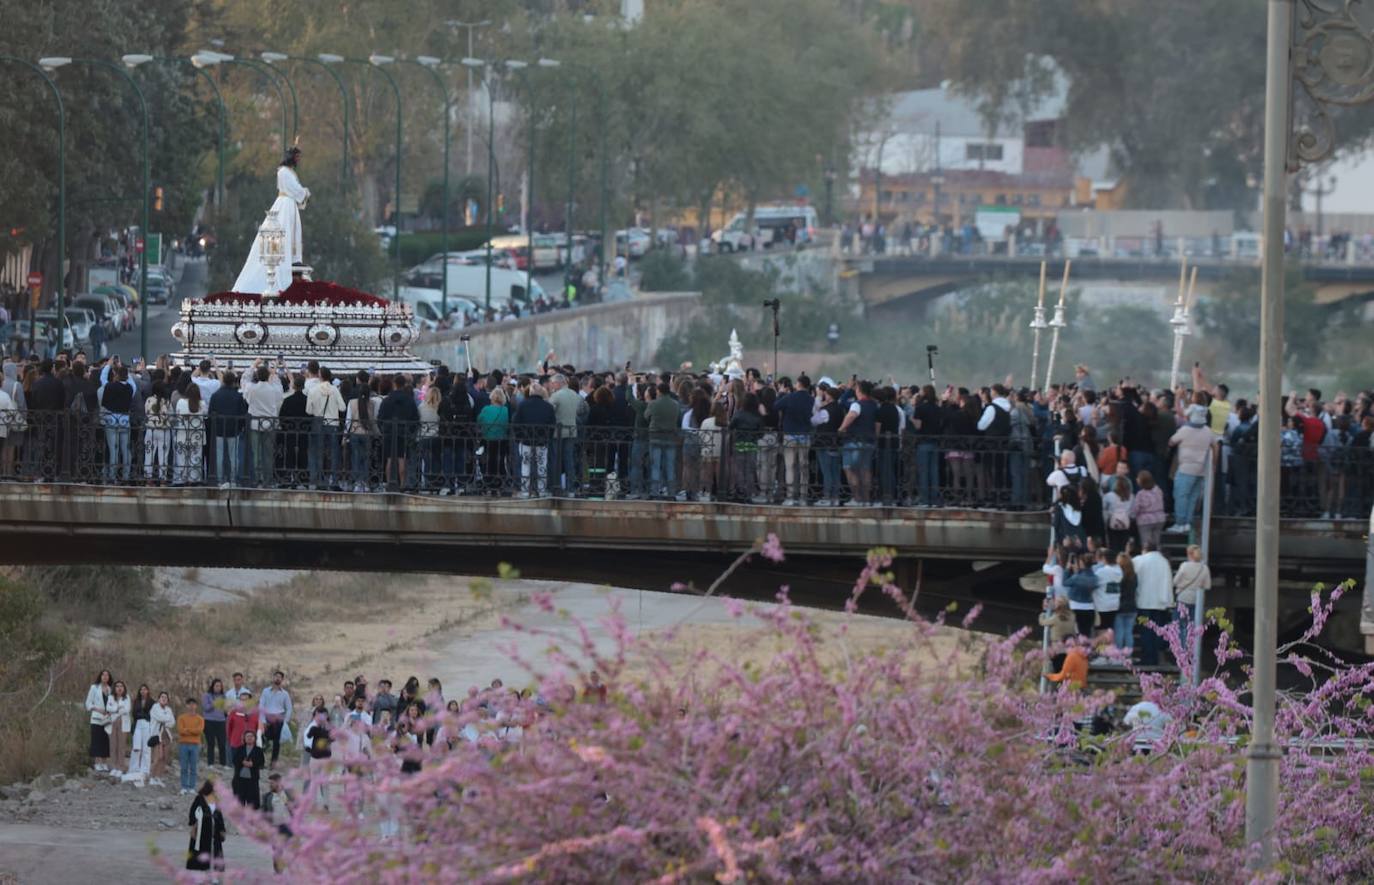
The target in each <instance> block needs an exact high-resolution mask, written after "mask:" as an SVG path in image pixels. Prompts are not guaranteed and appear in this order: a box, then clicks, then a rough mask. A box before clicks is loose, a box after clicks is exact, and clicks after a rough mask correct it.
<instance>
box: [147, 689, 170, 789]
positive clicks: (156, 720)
mask: <svg viewBox="0 0 1374 885" xmlns="http://www.w3.org/2000/svg"><path fill="white" fill-rule="evenodd" d="M148 725H149V731H150V734H149V736H148V741H149V746H150V747H151V749H152V751H153V763H152V776H151V777H150V778H148V785H149V786H151V787H160V786H162V785H163V784H162V775H163V774H164V773H165V772H166V771H167V758H168V756H169V755H170V753H171V750H170V748H171V745H172V743H174V742H175V740H176V734H177V714H176V712H175V711H174V710H173V709H172V699H171V696H170V695H168V694H167V692H165V691H160V692H158V694H157V703H155V704H153V707H152V709H151V710H149V711H148Z"/></svg>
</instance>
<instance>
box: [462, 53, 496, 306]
mask: <svg viewBox="0 0 1374 885" xmlns="http://www.w3.org/2000/svg"><path fill="white" fill-rule="evenodd" d="M471 33H472V32H471V31H469V32H468V34H469V36H470V35H471ZM468 70H472V69H471V68H468ZM482 83H483V84H484V85H485V86H486V88H487V301H486V308H485V309H486V310H487V311H488V312H490V311H491V211H492V206H491V203H492V199H493V197H492V186H491V184H492V182H491V180H492V176H493V175H495V174H496V171H495V170H496V150H495V148H494V147H493V145H495V143H496V92H495V90H493V89H492V88H491V78H490V77H488V76H486V75H485V74H484V75H483V77H482ZM482 321H483V322H485V321H486V317H485V316H484V317H482Z"/></svg>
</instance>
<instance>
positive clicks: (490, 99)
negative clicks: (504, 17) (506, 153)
mask: <svg viewBox="0 0 1374 885" xmlns="http://www.w3.org/2000/svg"><path fill="white" fill-rule="evenodd" d="M462 63H463V66H464V67H465V68H467V69H468V70H469V71H471V70H473V69H474V68H477V69H480V70H481V71H482V85H483V86H485V87H486V90H487V205H486V207H485V208H486V214H487V297H486V306H485V307H484V308H483V309H484V310H486V311H487V312H490V311H491V203H492V176H493V175H495V168H496V148H495V144H496V93H495V91H494V90H493V89H492V84H491V80H490V78H489V77H488V76H487V74H488V73H489V70H488V66H487V63H486V62H485V61H483V60H482V59H480V58H472V57H471V56H468V57H467V58H464V59H463V62H462ZM469 131H471V130H469ZM530 257H531V258H533V256H530Z"/></svg>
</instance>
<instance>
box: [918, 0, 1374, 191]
mask: <svg viewBox="0 0 1374 885" xmlns="http://www.w3.org/2000/svg"><path fill="white" fill-rule="evenodd" d="M924 24H925V25H926V27H925V28H924V29H923V30H924V31H926V32H928V33H929V35H930V37H931V39H933V40H935V41H938V42H939V43H941V44H942V45H943V46H944V47H945V49H946V52H947V54H948V64H949V69H948V72H947V74H946V76H948V77H949V78H950V79H952V80H953V81H954V82H955V84H956V85H957V86H958V87H959V88H960V89H961V90H963V91H965V92H967V93H969V94H971V95H973V96H976V97H977V98H978V99H979V100H980V101H981V102H982V107H983V110H984V111H985V112H986V115H987V116H988V118H989V119H997V118H999V117H1002V116H1004V115H1006V114H1008V113H1010V112H1014V111H1015V110H1017V109H1018V107H1020V108H1024V107H1026V106H1028V105H1029V104H1030V103H1031V102H1032V101H1034V100H1035V99H1036V98H1038V97H1041V96H1043V95H1045V94H1047V93H1048V92H1050V90H1051V88H1052V85H1053V84H1052V80H1053V70H1054V69H1057V70H1058V71H1060V72H1062V73H1063V74H1064V75H1065V76H1066V77H1067V78H1068V97H1067V104H1066V106H1065V120H1066V123H1067V132H1066V133H1065V140H1066V143H1067V145H1068V146H1069V147H1071V148H1074V149H1076V150H1090V149H1094V148H1096V147H1098V146H1101V145H1105V146H1107V147H1108V148H1109V149H1110V150H1111V154H1112V159H1113V161H1114V162H1115V164H1116V165H1117V166H1118V168H1119V169H1120V170H1121V172H1122V175H1123V177H1124V179H1125V181H1126V183H1127V197H1128V200H1129V201H1130V203H1131V205H1133V206H1137V207H1141V208H1162V207H1170V206H1184V207H1187V208H1199V209H1201V208H1212V209H1217V208H1225V209H1249V208H1251V207H1250V205H1249V202H1248V199H1247V194H1248V188H1247V187H1246V184H1245V183H1246V177H1247V176H1250V175H1259V174H1260V172H1261V167H1262V156H1261V145H1262V144H1263V138H1262V134H1263V125H1264V114H1263V101H1264V63H1265V17H1264V14H1263V10H1262V9H1261V8H1259V7H1256V6H1255V4H1254V3H1251V2H1249V0H1211V2H1207V3H1196V2H1193V0H1118V2H1112V3H1103V2H1100V0H1054V2H1043V0H986V2H980V3H972V4H970V3H944V4H939V5H936V6H934V7H932V8H930V10H929V12H928V14H927V20H926V21H925V22H924ZM994 47H995V48H994ZM1341 120H1342V124H1343V125H1342V131H1343V133H1344V135H1345V137H1346V138H1347V139H1349V140H1350V142H1358V141H1360V140H1362V139H1363V138H1364V137H1365V136H1366V135H1367V134H1368V133H1369V131H1370V126H1371V125H1374V124H1371V121H1370V117H1369V115H1368V114H1359V115H1355V114H1347V115H1344V116H1343V117H1342V118H1341ZM1232 158H1234V159H1232Z"/></svg>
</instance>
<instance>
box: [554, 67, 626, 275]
mask: <svg viewBox="0 0 1374 885" xmlns="http://www.w3.org/2000/svg"><path fill="white" fill-rule="evenodd" d="M541 63H542V61H541ZM566 64H567V65H568V66H570V67H572V68H573V69H574V70H575V71H578V72H579V73H583V74H587V75H588V76H590V77H591V78H592V82H593V83H595V84H596V92H597V102H598V105H599V107H598V108H597V113H598V114H599V115H600V117H601V119H600V125H599V126H598V127H597V128H598V129H600V130H601V145H600V147H599V150H600V152H601V205H600V210H599V211H600V216H601V217H600V223H601V248H600V249H598V250H597V252H598V255H599V256H600V257H599V261H598V266H597V283H598V285H600V284H602V283H604V281H605V279H606V203H607V197H608V194H609V189H608V187H607V175H608V172H607V159H606V130H607V129H608V128H609V127H608V125H607V120H606V114H607V111H608V108H607V105H608V101H607V97H606V83H605V81H603V80H602V79H601V74H600V73H599V72H598V71H597V70H596V69H595V68H591V67H588V66H587V65H582V64H574V63H572V62H567V63H566ZM573 95H574V103H573V131H572V133H571V135H570V136H569V145H568V223H567V227H568V261H569V262H570V263H571V261H572V227H573V194H574V193H575V191H576V169H577V104H576V93H575V92H574V93H573Z"/></svg>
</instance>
